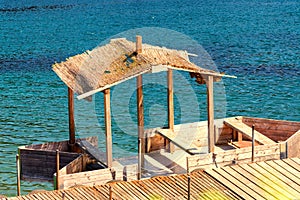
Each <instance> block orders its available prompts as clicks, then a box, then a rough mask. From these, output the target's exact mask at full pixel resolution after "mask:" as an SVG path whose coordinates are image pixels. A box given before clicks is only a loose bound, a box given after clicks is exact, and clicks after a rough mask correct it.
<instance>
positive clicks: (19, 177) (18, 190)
mask: <svg viewBox="0 0 300 200" xmlns="http://www.w3.org/2000/svg"><path fill="white" fill-rule="evenodd" d="M16 164H17V195H18V196H20V195H21V171H20V157H19V154H17V155H16Z"/></svg>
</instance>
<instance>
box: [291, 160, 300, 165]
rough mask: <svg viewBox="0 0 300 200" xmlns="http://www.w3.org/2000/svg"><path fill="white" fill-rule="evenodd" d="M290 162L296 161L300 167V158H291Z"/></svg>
mask: <svg viewBox="0 0 300 200" xmlns="http://www.w3.org/2000/svg"><path fill="white" fill-rule="evenodd" d="M290 160H292V161H294V162H295V163H297V164H298V165H300V158H290Z"/></svg>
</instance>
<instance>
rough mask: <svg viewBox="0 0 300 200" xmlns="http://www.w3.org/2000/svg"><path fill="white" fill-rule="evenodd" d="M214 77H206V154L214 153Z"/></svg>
mask: <svg viewBox="0 0 300 200" xmlns="http://www.w3.org/2000/svg"><path fill="white" fill-rule="evenodd" d="M213 84H214V77H213V76H208V80H206V88H207V122H208V152H209V153H211V152H214V150H215V143H214V141H215V140H214V132H215V131H214V90H213Z"/></svg>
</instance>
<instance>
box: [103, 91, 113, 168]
mask: <svg viewBox="0 0 300 200" xmlns="http://www.w3.org/2000/svg"><path fill="white" fill-rule="evenodd" d="M103 93H104V117H105V137H106V164H107V167H112V159H113V158H112V137H111V134H112V132H111V113H110V89H109V88H108V89H106V90H104V91H103Z"/></svg>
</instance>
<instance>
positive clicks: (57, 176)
mask: <svg viewBox="0 0 300 200" xmlns="http://www.w3.org/2000/svg"><path fill="white" fill-rule="evenodd" d="M59 165H60V163H59V150H56V189H57V190H59V184H60V182H59V178H60V177H59Z"/></svg>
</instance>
